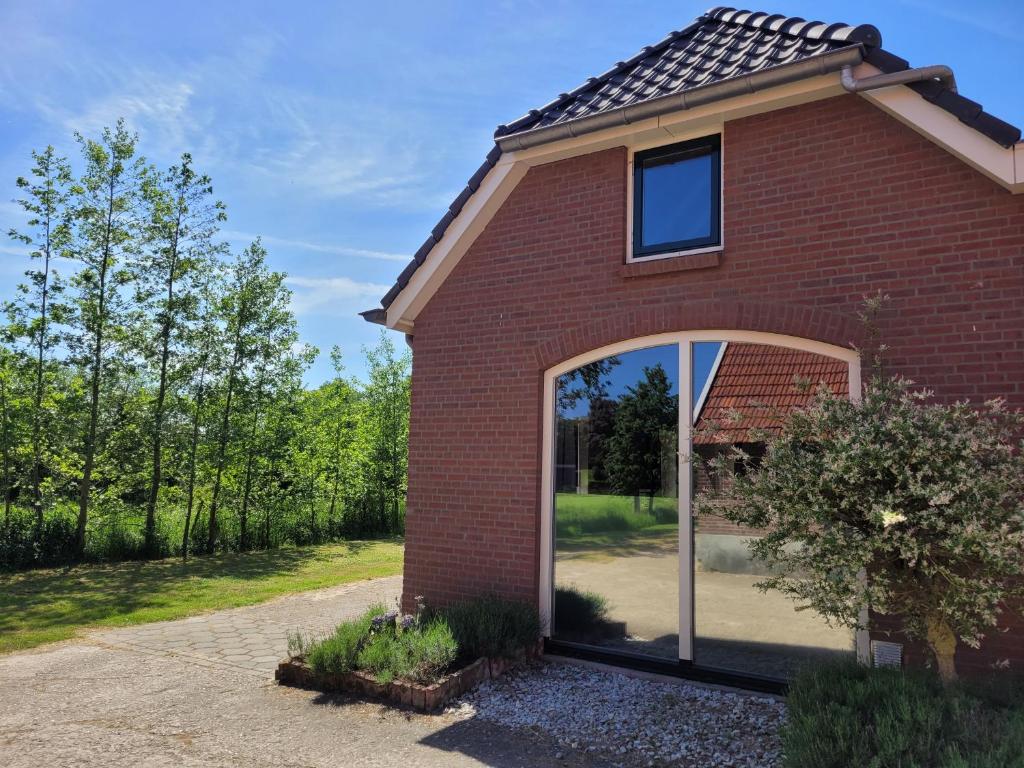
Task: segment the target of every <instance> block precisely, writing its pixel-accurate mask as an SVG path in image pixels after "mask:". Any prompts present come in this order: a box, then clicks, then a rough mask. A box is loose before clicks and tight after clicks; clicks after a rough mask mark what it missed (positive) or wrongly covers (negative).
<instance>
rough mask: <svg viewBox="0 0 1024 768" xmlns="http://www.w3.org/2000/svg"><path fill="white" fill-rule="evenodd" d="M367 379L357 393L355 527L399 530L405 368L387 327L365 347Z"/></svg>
mask: <svg viewBox="0 0 1024 768" xmlns="http://www.w3.org/2000/svg"><path fill="white" fill-rule="evenodd" d="M363 354H364V355H365V356H366V361H367V368H368V380H367V382H366V383H365V385H364V386H363V387H362V390H361V392H360V397H359V427H358V430H357V440H358V448H357V450H358V452H359V458H360V475H361V496H362V498H361V499H360V500H359V502H358V503H359V506H360V507H361V513H360V528H361V530H360V533H363V534H366V533H383V532H394V531H396V530H400V528H401V525H402V510H403V509H404V506H403V505H404V501H405V490H406V482H407V477H408V460H409V368H410V365H411V362H412V360H411V356H410V354H409V352H408V351H407V350H406V351H404V352H403V353H402V354H399V353H398V351H397V350H396V349H395V343H394V341H392V338H391V336H389V335H388V333H387V332H386V331H382V332H381V336H380V341H379V342H378V343H377V346H376V347H375V348H372V349H370V348H364V349H363Z"/></svg>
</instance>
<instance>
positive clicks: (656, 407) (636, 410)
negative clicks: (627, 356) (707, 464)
mask: <svg viewBox="0 0 1024 768" xmlns="http://www.w3.org/2000/svg"><path fill="white" fill-rule="evenodd" d="M671 389H672V385H671V382H670V381H669V378H668V374H667V373H665V369H664V368H662V366H661V364H660V363H659V364H658V365H655V366H654V367H651V368H644V378H643V379H642V380H641V381H639V382H638V383H637V385H636V386H635V387H629V388H628V389H627V391H626V394H625V395H623V396H622V397H621V398H620V399H619V404H618V408H616V410H615V419H614V426H613V428H612V434H611V437H610V438H609V440H608V443H607V446H606V449H605V455H604V457H603V459H604V462H603V463H604V470H605V472H606V473H607V476H608V480H609V483H610V484H611V486H612V490H613V491H614V492H615V493H620V494H624V495H629V496H633V497H634V499H636V502H635V503H636V506H637V507H639V505H640V495H641V493H646V494H647V495H648V499H649V504H650V506H651V508H653V506H654V495H655V493H657V492H658V490H659V489H660V488H661V485H662V477H661V468H662V454H663V450H664V446H666V445H675V439H676V438H675V436H676V430H677V428H678V423H677V421H678V417H677V414H678V408H679V398H678V397H677V396H674V395H672V393H671Z"/></svg>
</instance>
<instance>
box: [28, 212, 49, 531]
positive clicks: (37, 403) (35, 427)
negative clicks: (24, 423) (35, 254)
mask: <svg viewBox="0 0 1024 768" xmlns="http://www.w3.org/2000/svg"><path fill="white" fill-rule="evenodd" d="M49 298H50V217H49V215H47V217H46V248H45V250H44V251H43V284H42V286H41V296H40V304H39V341H38V343H37V345H36V387H35V393H34V395H33V401H32V506H33V507H34V508H35V513H36V540H37V541H39V540H40V537H41V535H42V532H43V481H42V470H43V447H42V432H43V429H42V421H43V413H42V412H43V384H44V378H43V362H44V355H45V352H46V321H47V314H46V312H47V302H48V300H49Z"/></svg>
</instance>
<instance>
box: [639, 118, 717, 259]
mask: <svg viewBox="0 0 1024 768" xmlns="http://www.w3.org/2000/svg"><path fill="white" fill-rule="evenodd" d="M680 155H683V156H684V157H682V158H680V157H678V156H680ZM707 155H711V156H713V157H714V158H716V160H717V162H712V164H711V234H710V235H709V236H708V237H700V238H691V239H689V240H676V241H673V242H668V243H659V244H657V245H649V246H644V245H643V171H644V164H645V162H647V161H649V160H651V159H652V158H654V159H662V160H663V162H671V161H672V160H674V159H687V158H685V156H689V157H693V158H696V157H704V156H707ZM631 166H632V172H631V176H630V181H631V183H632V195H631V203H632V205H631V216H630V220H631V221H630V223H631V229H632V231H631V232H630V234H629V237H630V240H629V242H630V246H631V247H630V251H629V253H628V254H627V259H626V262H627V263H630V262H642V261H648V260H652V259H658V258H660V259H664V258H670V257H673V256H684V255H687V254H693V253H707V252H709V251H717V250H721V249H722V136H721V134H720V133H716V134H712V135H708V136H702V137H700V138H696V139H689V140H687V141H680V142H674V143H672V144H663V145H661V146H657V147H652V148H650V149H645V150H642V151H636V152H633V156H632V161H631Z"/></svg>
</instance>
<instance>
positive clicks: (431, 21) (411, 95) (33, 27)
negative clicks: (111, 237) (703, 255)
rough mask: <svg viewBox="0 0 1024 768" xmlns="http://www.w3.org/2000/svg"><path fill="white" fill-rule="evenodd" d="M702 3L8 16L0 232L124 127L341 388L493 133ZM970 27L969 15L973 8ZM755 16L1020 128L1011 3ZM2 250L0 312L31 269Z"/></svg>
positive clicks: (1023, 67)
mask: <svg viewBox="0 0 1024 768" xmlns="http://www.w3.org/2000/svg"><path fill="white" fill-rule="evenodd" d="M709 5H710V2H709V0H705V2H699V3H692V2H654V1H652V2H646V3H642V4H640V3H637V4H634V3H622V2H603V1H601V2H595V1H590V2H587V1H586V0H579V2H562V1H560V0H545V1H544V2H535V1H534V0H515V1H514V2H512V1H505V0H498V1H496V2H480V1H479V0H475V1H474V0H466V1H465V2H444V1H443V0H438V1H434V2H426V3H425V2H404V1H403V2H382V3H362V2H354V1H353V0H347V1H346V2H342V3H337V2H332V3H328V2H321V3H295V2H293V3H270V2H246V3H231V4H229V3H211V2H193V1H191V0H182V1H179V2H175V3H144V2H137V0H133V1H131V2H90V3H84V2H48V1H47V0H32V1H31V2H30V1H28V0H24V1H22V0H4V1H3V2H0V29H3V30H4V33H5V35H4V36H5V50H4V54H3V56H2V57H0V232H6V231H7V229H8V228H9V227H10V226H12V225H17V224H18V223H19V218H20V217H19V214H18V211H17V209H16V208H15V207H14V206H13V205H12V204H11V203H10V202H8V201H9V200H10V199H12V198H13V197H14V196H15V188H14V178H15V177H16V176H17V175H18V174H20V173H24V172H25V171H26V170H27V167H28V160H27V158H28V152H29V150H30V149H31V148H33V147H43V146H45V145H46V144H48V143H52V144H54V145H55V146H57V147H58V148H60V149H62V150H63V151H67V152H71V151H73V143H72V139H71V134H72V132H73V131H74V130H80V131H82V132H84V133H87V134H90V133H92V134H94V133H96V132H97V131H98V130H99V129H100V128H101V127H102V126H104V125H106V124H110V123H113V121H114V120H116V118H117V117H118V116H124V117H125V118H127V120H128V121H129V123H130V124H131V125H132V127H133V128H134V129H135V130H137V131H138V132H139V133H140V135H141V138H142V148H143V151H144V153H145V154H146V155H147V156H148V157H150V158H151V159H152V160H154V161H156V162H158V163H160V164H163V165H166V164H169V163H170V162H172V161H174V160H175V159H176V158H177V156H178V155H179V154H180V153H181V152H182V151H184V150H188V151H190V152H192V154H193V156H194V158H195V162H196V165H197V167H199V168H202V169H204V170H205V171H207V172H208V173H210V174H211V175H212V176H213V179H214V183H215V188H216V192H217V194H218V196H219V197H220V198H221V199H223V200H224V201H225V202H226V203H227V204H228V213H229V221H228V224H227V226H226V231H225V235H226V236H227V238H228V239H229V240H230V241H232V244H233V245H234V246H236V247H241V246H242V245H243V244H244V243H245V242H246V241H247V240H248V239H250V238H251V237H252V236H254V235H256V234H261V235H262V236H263V238H264V243H265V244H266V246H267V247H268V249H269V251H270V259H271V263H272V264H273V266H274V267H275V268H278V269H281V270H284V271H286V272H288V273H289V275H290V276H291V278H290V285H291V287H292V289H293V290H294V291H295V310H296V313H297V315H298V317H299V323H300V329H301V333H302V336H303V339H304V340H306V341H308V342H310V343H312V344H315V345H317V346H318V347H320V348H321V350H322V351H323V352H324V354H323V355H322V357H321V359H320V360H319V361H318V362H317V364H316V365H315V367H314V368H313V370H312V371H311V372H310V374H309V376H308V380H309V381H310V383H317V382H319V381H321V380H323V378H325V377H326V376H328V375H329V373H330V364H329V360H328V359H327V355H326V351H327V350H328V349H329V348H330V346H331V345H332V344H340V345H341V346H342V349H343V350H344V351H345V353H346V356H347V364H348V368H349V372H350V373H353V374H355V375H360V376H361V375H362V373H363V368H362V364H361V361H360V359H359V358H360V355H359V348H360V346H361V345H364V344H370V343H373V342H374V340H375V339H376V336H377V334H378V333H379V330H378V329H376V328H374V327H371V326H368V325H367V324H365V323H364V322H363V321H362V320H361V319H360V318H359V317H357V316H356V312H357V311H359V310H362V309H368V308H370V307H373V306H376V305H377V302H378V299H379V298H380V295H381V294H382V293H383V292H384V291H385V290H386V289H387V287H388V286H389V285H390V284H391V283H392V281H393V280H394V278H395V276H396V275H397V274H398V272H399V271H401V269H402V267H403V266H404V264H405V262H406V261H407V260H408V257H409V254H411V253H412V252H413V251H415V250H416V248H417V247H418V246H419V244H420V243H421V242H422V241H423V239H424V237H425V236H426V234H427V233H428V232H429V231H430V229H431V228H432V227H433V225H434V223H435V222H436V220H437V219H438V218H439V216H440V214H441V213H442V212H443V211H444V210H445V208H446V207H447V205H448V203H449V202H450V201H451V199H452V198H453V197H454V196H455V195H456V194H457V193H458V191H459V190H460V189H461V187H462V185H463V184H464V183H465V180H466V179H467V178H468V177H469V175H470V174H471V173H472V172H473V171H474V170H475V169H476V167H477V166H478V165H479V163H480V161H481V159H482V158H483V156H484V154H486V152H487V151H488V149H489V148H490V146H491V141H492V140H491V135H492V132H493V129H494V127H495V126H496V125H497V124H498V123H501V122H507V121H508V120H511V119H513V118H515V117H517V116H519V115H520V114H522V113H523V112H525V111H527V110H528V109H530V108H532V107H535V106H538V105H540V104H542V103H544V102H546V101H548V100H549V99H550V98H552V97H553V96H554V95H556V94H558V93H559V92H561V91H565V90H569V89H570V88H572V87H574V86H576V85H577V84H579V83H580V82H582V81H583V80H585V79H586V78H587V77H589V76H590V75H593V74H597V73H598V72H600V71H603V70H604V69H606V68H607V67H608V66H610V65H611V64H613V63H614V62H615V61H618V60H620V59H622V58H626V57H627V56H630V55H632V54H633V53H634V52H636V51H637V50H639V49H640V48H641V47H643V46H644V45H647V44H649V43H652V42H654V41H656V40H658V39H660V38H661V37H663V36H664V35H665V33H667V32H668V31H669V30H672V29H678V28H679V27H682V26H684V25H685V24H687V23H689V22H690V21H691V20H692V19H693V18H694V17H695V16H697V15H699V14H700V13H701V12H703V11H704V10H706V8H707V7H708V6H709ZM964 8H967V10H964ZM761 10H767V11H771V12H780V13H786V14H789V15H799V16H803V17H805V18H818V19H823V20H826V21H830V22H831V21H847V22H850V23H862V22H869V23H873V24H875V25H876V26H878V27H879V28H880V29H881V31H882V35H883V39H884V44H885V47H886V48H888V49H889V50H891V51H893V52H894V53H897V54H899V55H901V56H903V57H904V58H907V59H909V60H910V61H911V63H912V64H916V65H923V64H935V63H944V64H949V65H951V66H952V67H953V68H954V70H955V71H956V74H957V80H958V82H959V84H960V88H961V91H962V92H963V93H964V94H965V95H966V96H968V97H970V98H972V99H974V100H976V101H980V102H981V103H982V104H984V105H985V107H986V109H987V110H988V111H990V112H992V113H994V114H996V115H998V116H999V117H1002V118H1003V119H1005V120H1009V121H1010V122H1012V123H1015V124H1018V125H1020V124H1024V99H1022V98H1021V93H1020V91H1019V88H1017V87H1016V86H1015V82H1016V79H1017V73H1020V72H1021V71H1024V31H1022V27H1021V25H1020V24H1019V15H1018V12H1019V8H1018V5H1017V3H1015V2H1009V1H1007V2H975V3H972V4H970V6H965V5H964V4H960V3H955V2H948V1H946V2H930V3H923V2H917V1H916V0H912V1H911V2H905V1H900V0H889V1H888V2H884V3H883V2H872V1H870V0H866V1H865V2H861V3H858V4H854V5H851V4H850V3H837V2H815V3H810V2H790V1H789V0H776V1H773V3H772V4H771V6H770V7H769V6H765V7H764V8H763V9H761ZM19 253H20V249H19V248H17V247H16V246H14V245H13V244H12V243H10V242H8V241H6V240H3V241H0V295H8V294H9V292H10V290H11V288H12V286H13V285H14V284H15V282H16V281H17V280H18V279H19V276H20V274H21V272H22V271H23V269H24V260H23V258H21V256H20V255H19Z"/></svg>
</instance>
